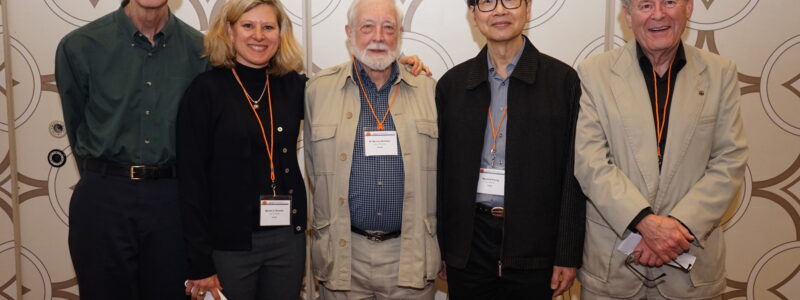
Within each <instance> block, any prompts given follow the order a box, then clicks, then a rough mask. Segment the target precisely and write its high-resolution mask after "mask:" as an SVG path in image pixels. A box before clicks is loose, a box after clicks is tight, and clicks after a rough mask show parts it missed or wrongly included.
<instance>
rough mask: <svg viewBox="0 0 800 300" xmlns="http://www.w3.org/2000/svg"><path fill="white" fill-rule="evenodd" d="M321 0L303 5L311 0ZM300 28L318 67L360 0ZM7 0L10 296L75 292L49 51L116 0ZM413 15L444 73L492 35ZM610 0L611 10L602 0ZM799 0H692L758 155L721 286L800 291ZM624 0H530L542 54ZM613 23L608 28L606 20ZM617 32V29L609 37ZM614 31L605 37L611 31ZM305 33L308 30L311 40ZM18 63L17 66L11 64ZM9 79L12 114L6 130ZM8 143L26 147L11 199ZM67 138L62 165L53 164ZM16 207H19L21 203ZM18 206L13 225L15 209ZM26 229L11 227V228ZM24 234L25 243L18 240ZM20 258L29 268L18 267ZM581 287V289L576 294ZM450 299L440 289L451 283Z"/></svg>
mask: <svg viewBox="0 0 800 300" xmlns="http://www.w3.org/2000/svg"><path fill="white" fill-rule="evenodd" d="M304 1H307V2H308V3H310V4H311V11H310V14H304V13H303V9H302V8H303V5H302V4H303V2H304ZM222 2H224V1H223V0H219V1H218V0H170V1H169V4H170V7H171V8H172V10H173V12H174V13H175V14H176V15H177V16H178V17H180V18H181V19H183V20H184V21H186V22H187V23H188V24H190V25H192V26H195V27H197V28H198V29H200V30H205V29H206V28H207V25H208V20H209V18H210V15H211V14H212V13H213V12H214V11H215V9H216V8H217V7H218V5H220V4H221V3H222ZM284 2H285V5H286V6H287V8H288V9H289V11H290V13H291V15H292V19H293V21H295V25H296V27H295V31H296V34H297V36H298V38H301V37H302V36H303V33H304V30H303V29H304V28H303V26H302V25H303V24H304V18H303V16H304V15H307V16H308V19H306V20H307V21H308V23H310V24H311V25H312V30H311V31H310V32H309V34H310V36H311V40H312V41H313V43H312V45H311V47H310V50H311V51H310V52H311V57H312V60H313V64H312V66H313V70H319V69H320V68H324V67H327V66H331V65H333V64H337V63H340V62H342V61H344V60H346V59H347V54H346V52H345V48H344V39H345V35H344V23H345V22H346V17H345V15H346V10H347V7H348V6H349V5H350V2H351V1H350V0H284ZM6 3H7V4H6V5H5V6H3V7H1V8H2V9H3V10H5V11H6V12H7V15H8V16H9V19H8V20H2V21H3V22H2V27H0V36H2V35H5V34H6V33H7V32H8V31H7V30H6V29H7V28H10V29H11V30H10V32H11V35H10V39H9V43H8V44H7V45H6V44H3V46H5V47H0V53H3V54H4V53H5V52H6V49H10V61H8V60H6V59H4V58H3V56H0V59H2V60H3V61H2V62H0V99H2V100H4V101H2V102H0V299H17V298H16V293H17V291H16V290H17V288H18V287H19V286H20V285H21V291H22V294H23V298H24V299H52V298H65V299H77V287H76V282H75V276H74V272H73V270H72V267H71V264H70V260H69V254H68V250H67V244H66V236H67V228H68V227H67V226H68V223H67V213H68V204H69V197H70V195H71V192H72V190H71V188H72V186H73V185H74V184H75V182H77V179H78V175H77V171H76V168H75V165H74V161H73V160H72V157H71V156H70V150H69V145H68V142H67V139H66V137H60V136H58V135H57V134H56V135H53V134H51V132H50V130H49V127H50V124H51V123H52V122H54V121H56V122H58V121H60V120H62V116H61V106H60V102H59V99H58V95H57V94H56V93H55V82H54V78H53V54H54V51H55V48H56V45H57V43H58V41H59V39H60V38H61V37H62V36H63V35H65V34H66V33H68V32H70V31H72V30H73V29H75V28H77V27H78V26H80V25H83V24H85V23H87V22H88V21H90V20H93V19H95V18H97V17H99V16H102V15H104V14H106V13H108V12H110V11H112V10H114V9H116V8H117V6H118V5H119V0H6ZM398 3H399V4H400V6H401V7H402V9H403V10H404V12H405V14H406V20H405V24H404V25H405V30H406V34H405V36H404V49H405V53H413V54H418V55H420V56H421V57H422V58H423V59H424V60H425V62H426V63H427V64H428V65H430V66H431V68H432V69H433V71H434V73H435V77H437V78H438V76H441V75H442V74H443V73H444V72H445V71H446V70H447V69H448V68H450V67H453V66H454V65H455V64H457V63H460V62H462V61H464V60H466V59H468V58H470V57H473V56H474V55H475V54H476V53H477V51H478V50H479V47H480V46H481V45H482V44H483V42H484V41H483V40H482V39H481V38H480V35H479V34H478V33H477V31H476V30H475V29H474V28H473V27H471V26H470V25H469V24H470V22H469V20H468V12H467V9H466V6H465V4H464V0H398ZM608 3H611V4H612V7H613V8H614V9H615V11H612V12H611V13H610V14H609V15H610V16H611V17H609V18H607V17H606V15H607V12H606V7H607V6H606V5H607V4H608ZM797 12H800V0H762V1H758V0H724V1H723V0H695V11H694V16H693V18H692V23H691V24H690V28H691V29H690V30H689V32H688V34H687V36H686V38H685V40H686V41H687V43H689V44H692V45H697V46H700V47H702V48H704V49H708V50H710V51H713V52H717V53H720V54H721V55H723V56H726V57H729V58H731V59H733V60H734V61H736V62H737V64H738V66H739V72H740V80H741V82H740V84H741V86H742V93H743V95H744V96H743V97H742V108H743V112H742V113H743V117H744V120H745V127H746V131H747V137H748V139H749V141H750V145H751V153H752V154H751V160H750V163H749V167H748V172H747V180H746V183H747V184H746V186H745V188H744V189H743V191H742V193H741V194H742V195H741V197H740V198H739V199H737V201H736V203H735V204H734V205H733V206H732V207H731V209H730V211H729V214H728V215H727V216H726V218H725V220H724V224H725V227H726V234H727V244H728V262H727V265H726V267H727V269H728V288H727V292H726V294H725V298H728V299H733V298H740V299H745V298H746V299H796V298H799V297H800V276H797V273H798V271H800V18H798V17H797ZM620 20H622V17H621V13H620V12H619V4H618V2H617V1H615V0H606V1H601V0H569V1H568V0H533V16H532V20H531V21H530V22H529V24H528V26H529V27H530V30H529V33H528V34H529V36H530V38H531V39H532V41H533V42H534V43H535V45H536V46H537V47H538V48H539V49H540V50H541V51H543V52H545V53H548V54H551V55H553V56H555V57H557V58H559V59H561V60H563V61H565V62H566V63H568V64H571V65H576V64H577V63H578V62H580V61H581V60H582V59H584V58H586V57H588V56H589V55H592V54H596V53H599V52H602V51H603V50H604V49H605V44H604V43H605V41H606V40H611V41H613V42H614V44H615V46H619V45H620V44H622V43H624V40H627V39H630V38H631V35H630V33H629V32H628V31H627V30H625V27H626V26H625V25H624V24H620ZM607 24H609V25H610V26H608V28H609V29H608V30H607V29H606V27H607V26H606V25H607ZM607 32H610V33H611V34H609V35H607ZM607 38H608V39H607ZM301 40H302V39H301ZM9 66H10V67H11V68H10V70H11V73H9V72H8V71H9ZM8 76H10V77H11V78H12V84H11V85H12V86H13V99H12V100H13V105H14V107H15V109H14V112H13V119H14V122H15V123H16V124H15V126H13V128H9V125H8V124H9V123H10V122H9V118H8V114H7V113H8V106H7V104H8V101H7V100H8V98H7V96H6V95H7V93H8V89H9V86H8V84H7V83H6V78H7V77H8ZM10 130H13V131H14V133H15V135H16V143H15V144H14V145H11V146H13V147H14V149H15V150H16V153H17V159H16V160H15V164H16V169H17V173H16V175H17V176H16V177H17V179H16V184H17V185H18V186H19V190H18V194H17V195H16V197H12V194H13V193H12V190H13V189H12V185H13V184H14V181H15V180H13V179H12V176H11V175H12V171H11V170H12V165H14V164H12V162H11V160H10V151H9V149H10V144H11V142H10V136H11V135H10ZM51 150H61V151H63V152H64V153H65V154H66V155H67V158H68V162H67V164H66V165H65V166H63V167H61V168H54V167H51V166H50V165H49V164H48V162H47V156H48V153H50V152H51ZM15 201H17V202H18V203H19V209H18V210H15V209H14V202H15ZM14 213H18V214H19V222H18V223H17V224H14V221H13V218H12V215H13V214H14ZM16 226H18V227H19V228H20V230H21V236H20V237H19V238H18V239H15V236H14V228H15V227H16ZM15 241H16V242H19V243H21V249H20V253H19V255H16V254H15V251H14V244H15ZM15 262H19V263H20V264H21V268H22V276H21V280H20V276H17V274H16V272H15ZM569 296H570V297H569V298H577V296H578V295H577V293H573V294H571V295H569ZM440 298H444V297H443V294H441V295H440Z"/></svg>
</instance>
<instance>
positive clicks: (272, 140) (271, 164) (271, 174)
mask: <svg viewBox="0 0 800 300" xmlns="http://www.w3.org/2000/svg"><path fill="white" fill-rule="evenodd" d="M231 71H233V77H236V82H238V83H239V86H240V87H241V88H242V92H244V95H245V96H246V97H247V99H246V100H247V104H248V105H250V109H251V110H252V111H253V114H254V115H256V120H258V126H259V127H261V137H263V138H264V147H265V148H267V156H269V179H270V180H272V194H273V196H274V195H275V189H276V188H277V185H276V183H275V161H274V160H273V158H272V153H273V150H274V149H275V122H273V120H274V119H273V118H272V93H271V92H270V88H269V71H267V72H266V74H267V103H268V105H269V133H270V138H269V143H268V142H267V134H266V133H265V132H264V124H263V123H262V122H261V117H259V116H258V112H256V108H255V107H254V106H253V100H252V98H250V94H248V93H247V90H245V88H244V84H242V80H241V79H239V74H237V73H236V69H235V68H231Z"/></svg>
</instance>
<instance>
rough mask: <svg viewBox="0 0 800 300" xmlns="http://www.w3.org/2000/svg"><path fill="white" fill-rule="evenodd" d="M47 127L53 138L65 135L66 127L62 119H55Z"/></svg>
mask: <svg viewBox="0 0 800 300" xmlns="http://www.w3.org/2000/svg"><path fill="white" fill-rule="evenodd" d="M47 127H48V129H49V131H50V135H52V136H53V137H54V138H62V137H64V136H65V135H67V127H66V126H65V125H64V121H61V120H55V121H53V122H50V125H48V126H47Z"/></svg>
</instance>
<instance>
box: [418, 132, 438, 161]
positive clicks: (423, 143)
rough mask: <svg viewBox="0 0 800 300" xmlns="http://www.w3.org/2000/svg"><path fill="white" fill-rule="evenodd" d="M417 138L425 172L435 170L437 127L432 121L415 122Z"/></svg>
mask: <svg viewBox="0 0 800 300" xmlns="http://www.w3.org/2000/svg"><path fill="white" fill-rule="evenodd" d="M416 125H417V138H418V139H419V142H420V148H419V149H417V150H418V151H422V152H420V153H419V156H420V157H421V158H422V160H423V161H422V164H423V165H422V167H423V169H425V170H430V171H435V170H436V148H437V147H438V143H439V127H438V126H437V124H436V122H434V121H417V122H416Z"/></svg>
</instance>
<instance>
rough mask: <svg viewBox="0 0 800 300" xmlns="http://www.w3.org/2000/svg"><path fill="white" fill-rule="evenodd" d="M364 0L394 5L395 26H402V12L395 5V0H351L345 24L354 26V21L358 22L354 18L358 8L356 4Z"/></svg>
mask: <svg viewBox="0 0 800 300" xmlns="http://www.w3.org/2000/svg"><path fill="white" fill-rule="evenodd" d="M365 1H384V2H389V3H391V4H392V6H393V7H394V11H396V12H397V27H398V28H399V27H401V26H403V12H402V11H401V10H400V7H398V6H397V3H396V2H395V0H353V3H352V4H350V8H349V9H348V10H347V24H348V25H350V28H355V27H356V23H358V20H356V17H357V16H356V10H358V6H359V5H361V3H362V2H365Z"/></svg>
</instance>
